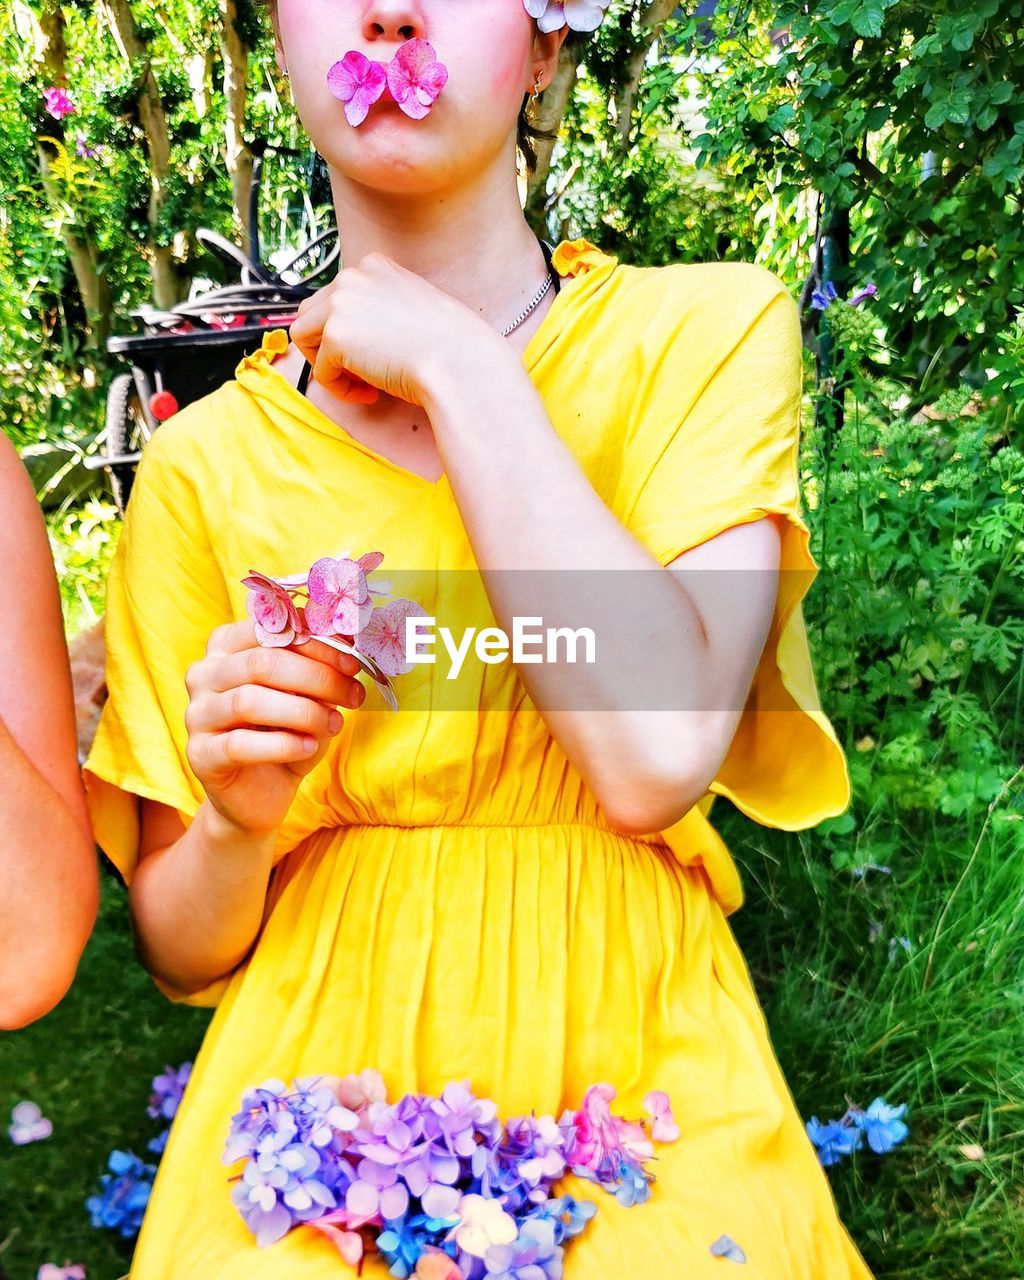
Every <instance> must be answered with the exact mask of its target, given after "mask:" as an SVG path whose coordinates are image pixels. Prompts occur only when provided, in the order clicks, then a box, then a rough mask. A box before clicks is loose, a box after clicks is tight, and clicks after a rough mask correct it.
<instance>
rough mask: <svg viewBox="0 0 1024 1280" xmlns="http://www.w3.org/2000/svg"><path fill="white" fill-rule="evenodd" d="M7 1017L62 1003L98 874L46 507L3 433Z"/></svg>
mask: <svg viewBox="0 0 1024 1280" xmlns="http://www.w3.org/2000/svg"><path fill="white" fill-rule="evenodd" d="M0 500H2V502H3V511H4V515H3V520H2V521H0V558H2V562H3V565H4V573H5V575H6V577H7V582H8V602H9V603H8V606H7V616H6V618H5V625H4V638H3V668H2V673H0V1027H2V1028H3V1029H4V1030H5V1031H10V1030H14V1029H16V1028H18V1027H23V1026H26V1025H27V1024H28V1023H30V1022H32V1021H34V1020H35V1019H36V1018H40V1017H42V1016H43V1014H44V1013H47V1012H49V1010H50V1009H52V1008H53V1007H54V1005H56V1004H57V1003H58V1001H59V1000H60V999H61V998H62V997H63V996H64V994H65V993H66V992H67V989H68V987H70V985H71V982H72V980H73V978H74V976H75V970H76V968H77V966H78V961H79V959H80V957H81V954H82V950H83V948H84V946H85V944H86V941H87V940H88V937H89V934H90V932H91V930H92V926H93V923H94V922H95V919H96V908H97V901H98V895H99V874H98V869H97V862H96V849H95V846H94V844H93V839H92V831H91V828H90V824H89V817H88V813H87V811H86V807H85V792H84V790H83V787H82V779H81V775H80V773H79V770H78V746H77V738H76V733H75V708H74V697H73V694H72V687H71V671H70V667H69V663H68V651H67V644H66V641H65V639H64V624H63V619H62V617H61V608H60V594H59V592H58V589H57V577H56V574H55V572H54V568H53V559H52V557H51V554H50V545H49V541H48V539H47V536H46V525H45V523H44V521H43V515H42V512H41V511H40V509H39V504H38V502H37V501H36V496H35V494H34V493H33V491H32V484H31V481H30V480H29V477H28V474H27V473H26V471H25V468H24V467H23V466H22V464H21V460H20V459H19V457H18V455H17V453H16V452H15V450H14V447H13V445H12V444H11V443H10V441H9V440H8V439H7V437H6V436H5V435H3V433H2V432H0Z"/></svg>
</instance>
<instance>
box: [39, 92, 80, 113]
mask: <svg viewBox="0 0 1024 1280" xmlns="http://www.w3.org/2000/svg"><path fill="white" fill-rule="evenodd" d="M43 101H44V102H45V103H46V110H47V111H48V112H49V113H50V115H51V116H53V118H54V120H63V119H64V117H65V116H69V115H70V114H71V113H72V111H74V109H75V104H74V103H73V102H72V101H71V99H70V98H69V97H68V95H67V94H66V93H65V92H64V90H63V89H57V88H55V87H51V88H49V89H44V90H43Z"/></svg>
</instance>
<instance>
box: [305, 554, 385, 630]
mask: <svg viewBox="0 0 1024 1280" xmlns="http://www.w3.org/2000/svg"><path fill="white" fill-rule="evenodd" d="M306 590H307V591H308V592H309V604H307V605H306V626H307V627H309V629H310V631H311V632H312V633H313V634H314V635H316V636H333V635H343V636H358V634H359V633H360V631H362V629H363V627H365V626H366V624H367V623H368V622H369V621H370V615H371V614H372V613H373V601H372V600H371V599H370V589H369V587H368V586H367V585H366V573H365V571H364V569H363V567H362V565H361V564H359V562H358V561H356V560H350V559H349V558H348V557H347V556H346V557H344V558H343V559H341V560H335V559H334V558H333V557H332V556H324V557H323V559H321V560H318V561H317V562H316V563H315V564H314V565H313V567H312V568H311V569H310V571H309V580H308V582H307V584H306Z"/></svg>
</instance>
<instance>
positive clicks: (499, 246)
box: [332, 179, 553, 329]
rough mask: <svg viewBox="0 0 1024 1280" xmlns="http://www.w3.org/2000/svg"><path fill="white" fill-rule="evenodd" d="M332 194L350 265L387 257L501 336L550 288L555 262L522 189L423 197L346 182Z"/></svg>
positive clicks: (481, 188)
mask: <svg viewBox="0 0 1024 1280" xmlns="http://www.w3.org/2000/svg"><path fill="white" fill-rule="evenodd" d="M332 187H333V194H334V208H335V218H336V221H337V226H338V237H339V242H340V246H341V262H342V265H343V266H344V265H345V264H349V265H355V264H356V263H358V262H359V260H360V258H362V257H363V256H364V255H365V254H367V253H371V252H377V253H383V254H386V255H387V256H388V257H389V258H391V259H393V260H394V261H395V262H397V263H398V264H399V265H400V266H403V267H405V268H406V269H407V270H409V271H415V272H416V274H417V275H420V276H422V277H423V279H425V280H428V281H430V283H431V284H433V285H435V286H436V287H437V288H438V289H442V290H443V291H444V292H445V293H447V294H449V295H450V296H451V297H453V298H456V299H458V301H460V302H462V303H464V304H465V305H466V306H468V307H469V308H470V309H471V310H472V311H474V312H475V313H476V314H477V315H479V316H480V317H481V318H482V319H485V320H487V321H488V322H489V323H490V324H493V325H494V326H495V327H496V328H499V329H500V328H502V327H504V326H505V325H506V324H509V323H511V322H512V320H514V319H515V317H516V316H517V315H518V314H519V312H520V311H521V310H522V309H523V308H524V307H525V306H527V305H528V303H529V302H530V300H531V299H532V298H533V297H534V295H535V294H536V292H537V290H538V288H539V287H540V286H541V285H542V284H543V283H544V279H545V275H546V272H547V263H546V261H545V259H544V253H543V251H542V249H541V247H540V244H539V242H538V240H537V237H536V236H535V235H534V233H533V231H532V230H531V229H530V226H529V224H528V223H527V221H526V218H525V217H524V215H523V211H522V207H521V205H520V202H519V196H518V191H517V189H516V187H515V185H514V183H512V184H510V183H508V182H502V183H501V184H500V185H499V186H496V187H495V188H494V189H491V190H489V189H487V187H486V186H485V185H476V186H474V187H473V188H472V189H470V190H466V189H465V188H461V189H460V190H459V191H456V192H452V191H451V190H445V191H437V192H431V193H428V194H425V195H423V196H409V195H408V194H403V195H389V194H388V193H386V192H380V191H370V190H369V189H367V188H366V187H360V186H358V185H357V184H353V183H351V182H348V181H346V180H345V179H336V180H334V181H333V182H332ZM552 296H553V294H552ZM543 309H544V310H545V311H546V310H547V306H545V307H544V308H543Z"/></svg>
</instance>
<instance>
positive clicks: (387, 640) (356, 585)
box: [242, 551, 426, 711]
mask: <svg viewBox="0 0 1024 1280" xmlns="http://www.w3.org/2000/svg"><path fill="white" fill-rule="evenodd" d="M383 559H384V554H383V552H381V551H368V552H367V553H366V554H365V555H362V556H360V557H359V559H358V560H352V559H350V558H349V557H348V556H341V557H339V558H337V559H336V558H335V557H333V556H325V557H323V558H322V559H320V560H317V561H316V563H315V564H314V565H313V566H312V567H311V568H310V570H309V572H308V573H305V574H299V575H295V576H292V577H286V578H272V577H270V575H269V574H264V573H257V572H256V570H255V569H250V570H249V576H248V577H247V578H243V579H242V582H243V584H244V585H245V586H247V587H248V588H249V595H248V596H247V597H246V601H245V608H246V612H247V613H248V615H249V617H250V618H252V619H253V621H254V622H255V624H256V639H257V640H258V641H259V643H260V644H261V645H264V646H266V647H268V648H284V647H286V646H287V645H293V644H294V645H303V644H307V643H308V642H309V641H310V640H319V641H320V642H321V643H322V644H326V645H330V646H331V648H333V649H338V650H340V651H341V652H342V653H349V654H351V655H352V656H353V657H354V658H355V659H356V661H357V662H358V663H359V665H360V666H361V667H362V669H363V670H364V671H365V672H366V674H367V675H368V676H370V678H371V679H372V680H373V681H374V683H375V684H376V686H377V688H378V689H379V690H380V692H381V696H382V697H383V698H384V701H385V702H386V703H387V704H388V706H389V707H390V708H391V710H392V711H397V710H398V699H397V698H396V697H395V690H394V685H392V683H391V677H392V676H398V675H407V674H408V673H409V672H410V671H411V670H412V668H413V664H412V663H411V662H408V661H407V660H406V656H405V620H406V618H408V617H426V610H424V609H423V608H421V606H420V605H418V604H417V603H416V601H415V600H404V599H397V600H392V601H391V602H390V603H389V604H386V605H374V603H373V600H372V599H371V596H389V595H390V594H391V585H390V583H388V582H378V583H373V584H371V583H370V582H369V581H368V580H367V574H369V573H372V572H373V570H374V569H376V568H377V567H378V566H379V565H380V563H381V561H382V560H383Z"/></svg>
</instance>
